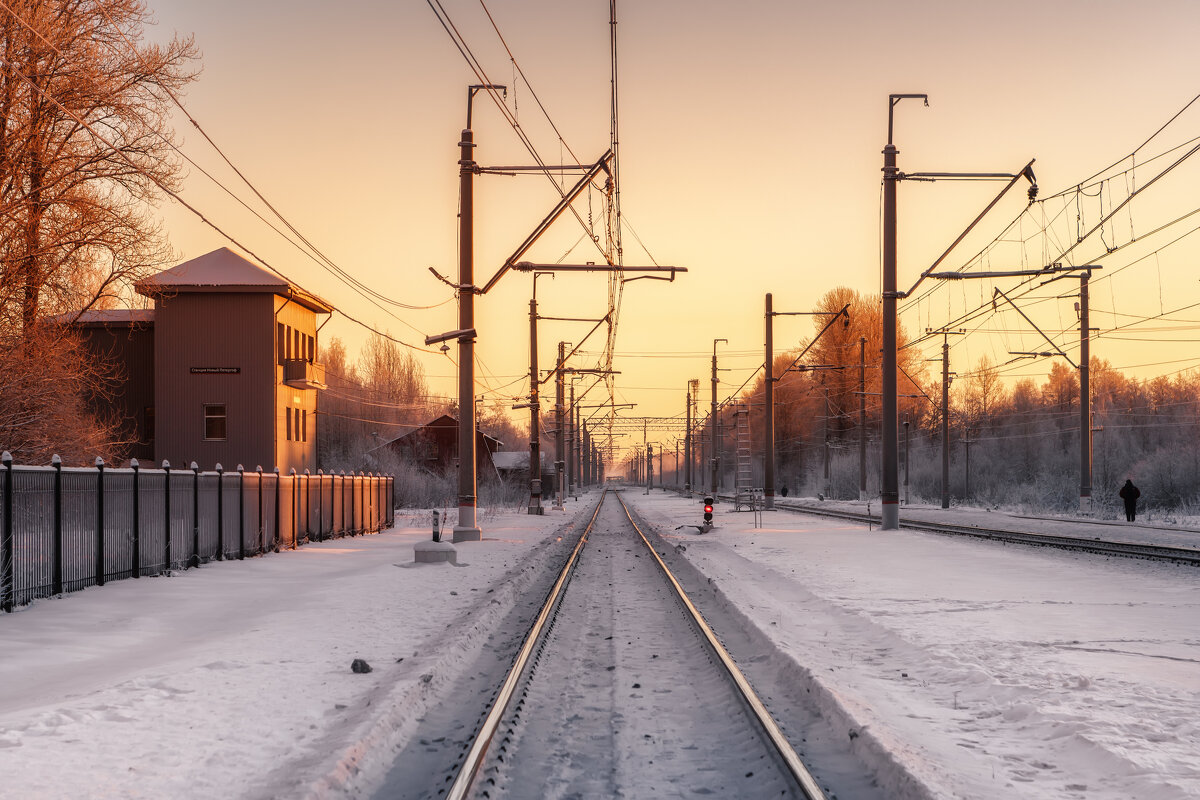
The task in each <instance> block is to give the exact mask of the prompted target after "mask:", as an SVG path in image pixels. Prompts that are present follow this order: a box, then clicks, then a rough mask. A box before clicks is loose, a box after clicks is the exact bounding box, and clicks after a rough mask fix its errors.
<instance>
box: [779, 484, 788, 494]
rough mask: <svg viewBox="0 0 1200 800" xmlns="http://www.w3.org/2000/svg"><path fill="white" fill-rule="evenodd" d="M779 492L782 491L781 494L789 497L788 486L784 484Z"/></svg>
mask: <svg viewBox="0 0 1200 800" xmlns="http://www.w3.org/2000/svg"><path fill="white" fill-rule="evenodd" d="M779 493H780V494H781V495H783V496H784V497H787V487H786V486H784V487H783V488H781V489H780V490H779Z"/></svg>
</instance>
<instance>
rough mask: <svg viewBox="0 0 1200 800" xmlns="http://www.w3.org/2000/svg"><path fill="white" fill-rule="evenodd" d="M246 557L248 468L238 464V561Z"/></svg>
mask: <svg viewBox="0 0 1200 800" xmlns="http://www.w3.org/2000/svg"><path fill="white" fill-rule="evenodd" d="M245 558H246V468H245V467H244V466H242V465H241V464H238V561H243V560H245Z"/></svg>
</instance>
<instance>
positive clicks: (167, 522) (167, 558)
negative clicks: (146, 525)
mask: <svg viewBox="0 0 1200 800" xmlns="http://www.w3.org/2000/svg"><path fill="white" fill-rule="evenodd" d="M162 468H163V516H164V520H163V569H162V571H163V572H164V573H167V572H170V571H171V462H170V461H167V460H166V459H165V458H164V459H163V462H162Z"/></svg>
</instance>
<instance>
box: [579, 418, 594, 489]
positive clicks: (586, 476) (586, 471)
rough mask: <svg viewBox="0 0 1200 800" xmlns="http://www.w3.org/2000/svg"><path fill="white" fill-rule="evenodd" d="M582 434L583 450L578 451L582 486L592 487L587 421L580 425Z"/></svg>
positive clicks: (590, 444)
mask: <svg viewBox="0 0 1200 800" xmlns="http://www.w3.org/2000/svg"><path fill="white" fill-rule="evenodd" d="M581 427H582V433H583V449H582V450H581V451H580V452H581V455H582V458H583V485H584V486H591V485H592V440H591V438H590V437H589V435H588V429H587V421H586V420H585V421H584V422H583V424H582V426H581Z"/></svg>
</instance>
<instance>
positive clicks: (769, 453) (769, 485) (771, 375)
mask: <svg viewBox="0 0 1200 800" xmlns="http://www.w3.org/2000/svg"><path fill="white" fill-rule="evenodd" d="M771 302H772V298H771V293H770V292H767V303H766V306H767V307H766V315H765V317H764V319H765V322H764V325H765V328H766V342H765V345H766V350H767V352H766V360H765V361H764V362H763V370H764V374H765V377H764V379H763V392H764V394H765V395H766V398H765V399H766V408H765V409H763V507H764V508H765V509H767V510H768V511H771V510H773V509H774V508H775V365H774V364H773V363H771V362H773V361H774V360H775V345H774V335H773V330H772V329H773V327H774V326H773V325H772V324H771V318H772V317H773V316H774V315H773V314H772V312H771Z"/></svg>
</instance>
